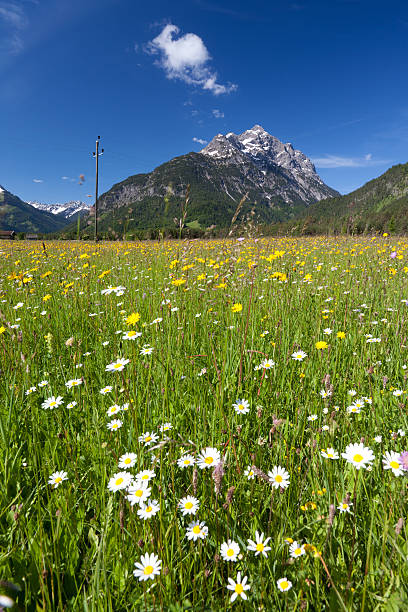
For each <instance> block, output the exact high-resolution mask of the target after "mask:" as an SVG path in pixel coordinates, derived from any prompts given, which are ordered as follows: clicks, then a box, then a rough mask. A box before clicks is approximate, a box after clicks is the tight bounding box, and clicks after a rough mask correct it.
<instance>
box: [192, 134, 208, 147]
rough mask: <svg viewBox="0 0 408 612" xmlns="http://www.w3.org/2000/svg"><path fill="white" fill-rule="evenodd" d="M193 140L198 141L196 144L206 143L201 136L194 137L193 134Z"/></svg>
mask: <svg viewBox="0 0 408 612" xmlns="http://www.w3.org/2000/svg"><path fill="white" fill-rule="evenodd" d="M193 141H194V142H198V144H201V145H206V144H207V141H206V140H203V139H202V138H196V137H195V136H194V138H193Z"/></svg>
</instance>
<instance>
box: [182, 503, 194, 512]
mask: <svg viewBox="0 0 408 612" xmlns="http://www.w3.org/2000/svg"><path fill="white" fill-rule="evenodd" d="M184 507H185V508H186V510H191V508H192V507H193V504H192V503H191V502H187V503H186V504H185V505H184Z"/></svg>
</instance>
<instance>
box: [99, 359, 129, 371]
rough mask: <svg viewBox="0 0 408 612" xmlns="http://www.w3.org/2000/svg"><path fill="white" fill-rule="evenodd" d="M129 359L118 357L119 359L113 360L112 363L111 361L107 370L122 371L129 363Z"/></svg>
mask: <svg viewBox="0 0 408 612" xmlns="http://www.w3.org/2000/svg"><path fill="white" fill-rule="evenodd" d="M129 361H130V360H129V359H118V360H117V361H113V362H112V363H109V364H108V365H107V366H106V368H105V371H106V372H121V371H122V370H123V369H124V367H125V365H127V364H128V363H129Z"/></svg>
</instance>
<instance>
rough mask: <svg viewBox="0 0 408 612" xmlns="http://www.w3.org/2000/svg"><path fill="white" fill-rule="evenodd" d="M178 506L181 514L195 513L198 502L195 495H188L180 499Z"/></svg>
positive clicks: (198, 505)
mask: <svg viewBox="0 0 408 612" xmlns="http://www.w3.org/2000/svg"><path fill="white" fill-rule="evenodd" d="M178 507H179V509H180V511H181V514H182V515H183V516H186V514H195V513H196V512H197V510H198V509H199V507H200V502H199V500H198V499H197V498H196V497H193V496H192V495H188V496H187V497H182V498H181V499H180V501H179V503H178Z"/></svg>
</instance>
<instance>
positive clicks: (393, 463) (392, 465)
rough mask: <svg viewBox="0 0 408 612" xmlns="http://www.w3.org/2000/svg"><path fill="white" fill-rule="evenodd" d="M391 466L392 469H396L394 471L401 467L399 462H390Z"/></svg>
mask: <svg viewBox="0 0 408 612" xmlns="http://www.w3.org/2000/svg"><path fill="white" fill-rule="evenodd" d="M390 466H391V467H392V468H394V470H397V469H398V468H399V466H400V465H399V463H398V461H390Z"/></svg>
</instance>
